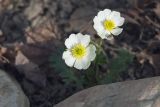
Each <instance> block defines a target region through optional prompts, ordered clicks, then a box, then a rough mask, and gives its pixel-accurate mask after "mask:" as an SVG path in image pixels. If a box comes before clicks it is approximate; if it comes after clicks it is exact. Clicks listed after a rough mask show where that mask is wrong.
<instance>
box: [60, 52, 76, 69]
mask: <svg viewBox="0 0 160 107" xmlns="http://www.w3.org/2000/svg"><path fill="white" fill-rule="evenodd" d="M62 58H63V59H64V60H65V63H66V64H67V65H68V66H70V67H72V66H73V64H74V63H75V60H76V59H75V58H74V57H72V55H71V52H70V51H64V52H63V55H62Z"/></svg>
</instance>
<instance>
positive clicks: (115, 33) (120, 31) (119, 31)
mask: <svg viewBox="0 0 160 107" xmlns="http://www.w3.org/2000/svg"><path fill="white" fill-rule="evenodd" d="M122 31H123V29H122V28H116V29H113V30H112V31H111V33H112V34H113V35H115V36H117V35H119V34H120V33H122Z"/></svg>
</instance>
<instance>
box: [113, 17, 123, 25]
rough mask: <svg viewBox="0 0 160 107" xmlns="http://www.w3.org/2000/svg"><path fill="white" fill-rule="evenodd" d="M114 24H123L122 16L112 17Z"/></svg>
mask: <svg viewBox="0 0 160 107" xmlns="http://www.w3.org/2000/svg"><path fill="white" fill-rule="evenodd" d="M113 20H114V22H115V24H116V26H122V25H123V24H124V18H123V17H116V18H114V19H113Z"/></svg>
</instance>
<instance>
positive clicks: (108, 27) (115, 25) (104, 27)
mask: <svg viewBox="0 0 160 107" xmlns="http://www.w3.org/2000/svg"><path fill="white" fill-rule="evenodd" d="M93 22H94V25H93V27H94V29H95V30H96V31H97V34H98V35H99V36H100V37H101V38H102V39H109V40H110V39H112V38H113V35H115V36H116V35H119V34H120V33H121V32H122V30H123V29H122V28H120V26H122V25H123V23H124V18H123V17H121V16H120V13H119V12H116V11H111V10H109V9H105V10H103V11H100V12H98V15H97V16H95V17H94V19H93Z"/></svg>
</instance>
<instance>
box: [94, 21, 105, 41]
mask: <svg viewBox="0 0 160 107" xmlns="http://www.w3.org/2000/svg"><path fill="white" fill-rule="evenodd" d="M93 27H94V29H95V30H96V31H97V33H98V35H99V36H100V37H101V38H102V39H104V38H105V34H104V33H105V32H106V31H105V29H104V27H103V26H102V25H101V24H94V26H93Z"/></svg>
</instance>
